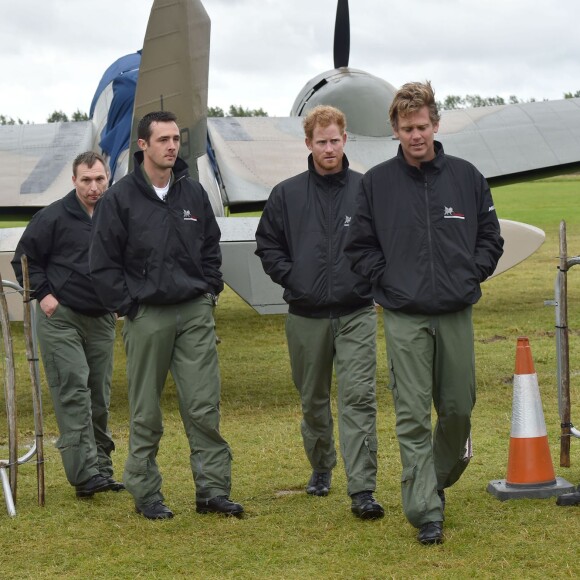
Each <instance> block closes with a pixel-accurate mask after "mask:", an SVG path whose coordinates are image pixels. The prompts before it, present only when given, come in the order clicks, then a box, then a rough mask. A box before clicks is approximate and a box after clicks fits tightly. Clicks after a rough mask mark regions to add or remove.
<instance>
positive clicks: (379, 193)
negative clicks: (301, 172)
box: [345, 83, 503, 544]
mask: <svg viewBox="0 0 580 580" xmlns="http://www.w3.org/2000/svg"><path fill="white" fill-rule="evenodd" d="M389 116H390V119H391V124H392V126H393V131H394V134H395V137H397V138H398V139H399V141H400V145H399V152H398V154H397V156H396V157H395V158H393V159H390V160H389V161H385V162H384V163H381V164H379V165H377V166H376V167H374V168H372V169H371V170H370V171H368V172H367V173H366V174H365V176H364V178H363V180H362V183H361V188H360V191H359V195H358V197H357V205H356V211H355V215H354V217H353V219H352V223H351V226H350V230H349V239H348V241H347V244H346V249H345V251H346V255H347V256H348V258H349V259H350V261H351V264H352V268H353V270H354V271H355V272H357V273H358V274H360V275H361V276H363V277H364V278H365V279H366V280H369V282H370V283H372V287H373V296H374V298H375V300H376V301H377V302H378V303H379V304H380V305H382V306H383V308H384V314H383V316H384V323H385V336H386V341H387V354H388V364H389V369H390V373H391V379H390V385H389V386H390V389H391V391H392V394H393V400H394V404H395V411H396V417H397V418H396V423H397V426H396V430H397V437H398V440H399V449H400V453H401V462H402V465H403V474H402V480H401V481H402V483H401V486H402V496H403V509H404V511H405V515H406V516H407V519H408V520H409V521H410V522H411V523H412V524H413V525H414V526H415V527H417V528H419V533H418V536H417V539H418V540H419V541H420V542H421V543H422V544H438V543H441V542H442V541H443V511H444V508H445V492H444V489H445V488H447V487H450V486H451V485H453V484H454V483H455V482H456V481H457V480H458V479H459V478H460V476H461V474H462V473H463V471H464V470H465V468H466V467H467V464H468V463H469V458H470V457H471V440H470V431H471V412H472V409H473V406H474V404H475V358H474V347H473V323H472V315H471V311H472V305H473V304H475V303H476V302H477V301H478V300H479V298H480V296H481V289H480V284H481V283H482V282H483V281H484V280H485V279H486V278H487V277H488V276H490V275H491V274H492V273H493V271H494V269H495V267H496V265H497V262H498V260H499V258H500V256H501V255H502V252H503V250H502V247H503V240H502V238H501V236H500V230H499V223H498V220H497V216H496V213H495V208H494V205H493V200H492V197H491V192H490V190H489V187H488V185H487V183H486V181H485V179H484V178H483V176H482V175H481V174H480V173H479V172H478V171H477V169H476V168H475V167H473V165H471V163H468V162H467V161H464V160H462V159H458V158H457V157H451V156H450V155H445V153H444V152H443V147H442V146H441V143H439V142H437V141H435V139H434V137H435V134H436V133H437V130H438V128H439V114H438V112H437V106H436V104H435V95H434V93H433V90H432V88H431V85H430V83H408V84H406V85H404V86H403V87H401V89H400V90H399V91H398V92H397V94H396V95H395V98H394V100H393V102H392V105H391V108H390V111H389ZM432 403H433V404H434V406H435V410H436V412H437V424H436V426H435V431H434V433H433V434H432V432H431V405H432Z"/></svg>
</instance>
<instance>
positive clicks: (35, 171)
mask: <svg viewBox="0 0 580 580" xmlns="http://www.w3.org/2000/svg"><path fill="white" fill-rule="evenodd" d="M92 146H93V124H92V122H90V121H82V122H77V123H46V124H40V125H2V126H0V167H2V171H1V172H0V207H19V206H30V207H42V206H45V205H48V204H49V203H52V202H53V201H55V200H57V199H60V198H61V197H62V196H63V195H64V194H65V193H67V192H68V191H70V190H71V189H72V182H71V175H72V169H71V163H72V160H73V159H74V158H75V156H76V155H77V154H78V152H80V151H86V150H88V149H91V148H92Z"/></svg>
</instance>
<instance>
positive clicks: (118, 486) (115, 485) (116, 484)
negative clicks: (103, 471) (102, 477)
mask: <svg viewBox="0 0 580 580" xmlns="http://www.w3.org/2000/svg"><path fill="white" fill-rule="evenodd" d="M106 480H107V481H108V482H109V484H110V485H111V487H109V489H110V490H111V491H123V490H124V489H125V484H124V483H123V482H122V481H115V480H114V479H113V478H112V477H111V476H109V477H107V478H106Z"/></svg>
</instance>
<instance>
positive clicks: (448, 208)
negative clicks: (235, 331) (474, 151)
mask: <svg viewBox="0 0 580 580" xmlns="http://www.w3.org/2000/svg"><path fill="white" fill-rule="evenodd" d="M435 150H436V156H435V159H433V160H432V161H430V162H427V163H422V164H421V169H418V168H416V167H413V166H411V165H409V164H408V163H407V162H406V161H405V158H404V156H403V153H402V150H401V148H400V147H399V153H398V155H397V156H396V157H394V158H393V159H390V160H389V161H386V162H384V163H381V164H379V165H377V166H376V167H374V168H372V169H370V170H369V171H368V172H367V173H366V174H365V176H364V178H363V180H362V183H361V188H360V191H359V194H358V196H357V209H356V212H355V217H354V218H353V220H352V224H351V227H350V230H349V239H348V242H347V246H346V250H345V251H346V254H347V256H348V257H349V259H350V260H351V263H352V267H353V269H354V270H355V272H358V273H359V274H360V275H361V276H364V277H365V278H366V279H367V280H370V281H371V282H372V285H373V296H374V298H375V300H376V301H377V302H378V303H379V304H381V305H382V306H383V307H384V308H386V309H388V310H402V311H404V312H410V313H423V314H439V313H446V312H455V311H458V310H461V309H463V308H465V307H466V306H468V305H469V304H475V303H476V302H477V301H478V300H479V298H480V296H481V289H480V283H481V282H483V280H485V279H486V278H487V277H488V276H490V275H491V274H492V273H493V271H494V269H495V267H496V265H497V262H498V260H499V258H500V257H501V255H502V253H503V249H502V248H503V239H502V237H501V236H500V230H499V222H498V220H497V216H496V212H495V208H494V205H493V200H492V197H491V192H490V190H489V187H488V185H487V182H486V181H485V179H484V177H483V176H482V175H481V174H480V173H479V171H477V169H476V168H475V167H474V166H473V165H472V164H471V163H469V162H467V161H464V160H463V159H459V158H457V157H452V156H449V155H445V154H444V152H443V147H442V146H441V144H440V143H439V142H437V141H436V142H435Z"/></svg>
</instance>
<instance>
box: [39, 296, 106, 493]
mask: <svg viewBox="0 0 580 580" xmlns="http://www.w3.org/2000/svg"><path fill="white" fill-rule="evenodd" d="M36 320H37V323H36V331H37V335H38V344H39V346H40V352H41V356H42V363H43V365H44V370H45V373H46V379H47V381H48V386H49V391H50V396H51V399H52V404H53V406H54V414H55V416H56V422H57V424H58V429H59V432H60V437H59V438H58V440H57V442H56V446H57V448H58V450H59V451H60V456H61V458H62V463H63V466H64V471H65V474H66V477H67V479H68V481H69V483H70V484H71V485H80V484H83V483H85V482H86V481H87V480H89V479H90V478H91V477H93V476H94V475H97V474H98V473H100V474H102V475H103V476H105V477H109V476H112V475H113V466H112V461H111V453H112V451H113V450H114V449H115V444H114V443H113V439H112V437H111V433H110V431H109V427H108V419H109V401H110V397H111V377H112V373H113V345H114V342H115V315H114V314H106V315H104V316H100V317H98V318H94V317H91V316H85V315H84V314H79V313H78V312H75V311H74V310H71V309H70V308H67V307H66V306H63V305H62V304H60V305H59V306H58V307H57V309H56V310H55V311H54V313H53V314H52V316H51V317H50V318H48V317H47V316H46V314H44V312H43V311H42V309H41V308H40V306H38V307H37V309H36Z"/></svg>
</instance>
